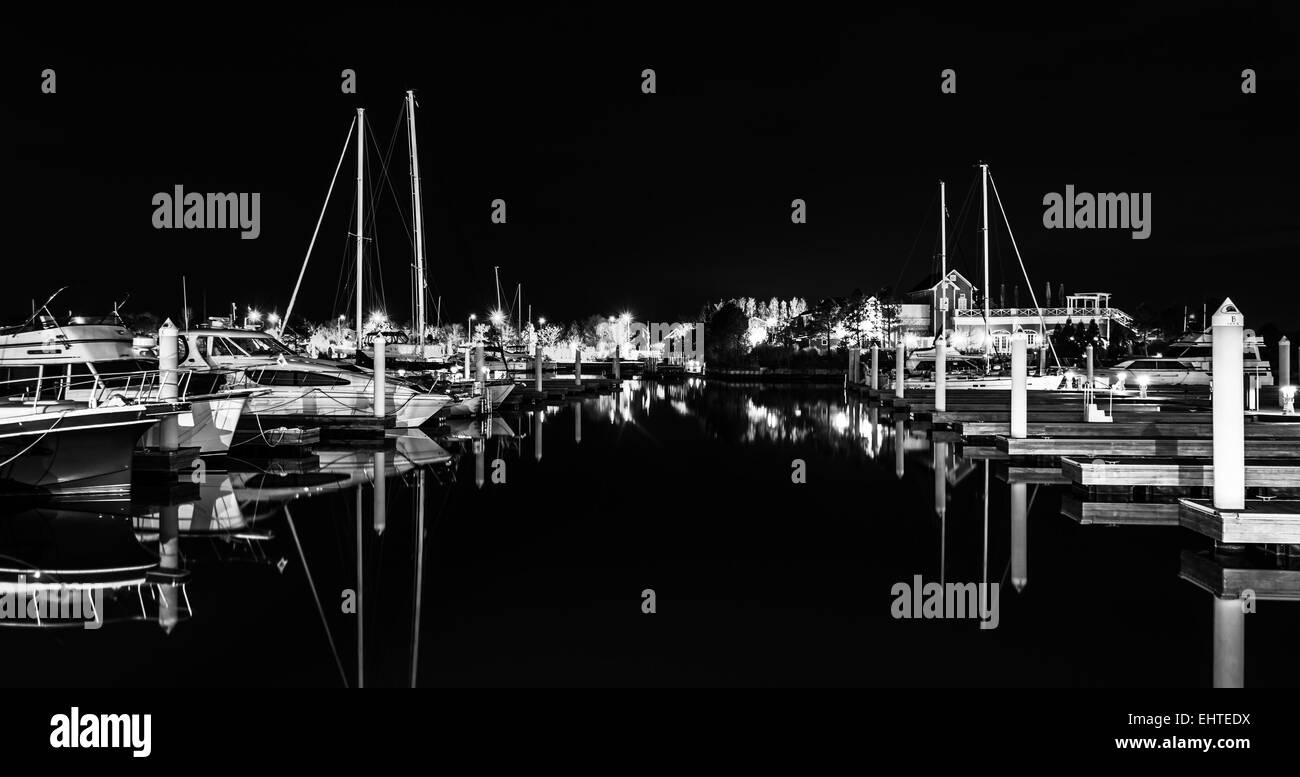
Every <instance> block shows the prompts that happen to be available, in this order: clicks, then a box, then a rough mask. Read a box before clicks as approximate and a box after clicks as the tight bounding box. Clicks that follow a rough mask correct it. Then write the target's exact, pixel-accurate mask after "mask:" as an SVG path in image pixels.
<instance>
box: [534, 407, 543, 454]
mask: <svg viewBox="0 0 1300 777" xmlns="http://www.w3.org/2000/svg"><path fill="white" fill-rule="evenodd" d="M545 415H546V411H545V410H544V409H542V408H540V407H539V408H538V409H537V410H535V411H533V458H534V459H536V460H537V461H541V460H542V420H543V419H542V417H543V416H545Z"/></svg>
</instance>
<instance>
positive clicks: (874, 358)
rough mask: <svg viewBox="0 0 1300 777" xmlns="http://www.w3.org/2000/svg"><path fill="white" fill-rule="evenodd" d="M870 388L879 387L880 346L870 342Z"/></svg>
mask: <svg viewBox="0 0 1300 777" xmlns="http://www.w3.org/2000/svg"><path fill="white" fill-rule="evenodd" d="M871 388H873V389H878V388H880V346H879V345H877V344H876V343H872V344H871Z"/></svg>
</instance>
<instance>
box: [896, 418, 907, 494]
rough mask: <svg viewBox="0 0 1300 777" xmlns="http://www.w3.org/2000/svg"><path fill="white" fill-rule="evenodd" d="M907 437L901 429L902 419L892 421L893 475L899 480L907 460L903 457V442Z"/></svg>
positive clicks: (905, 431)
mask: <svg viewBox="0 0 1300 777" xmlns="http://www.w3.org/2000/svg"><path fill="white" fill-rule="evenodd" d="M906 437H907V430H905V429H904V428H903V419H901V418H899V419H898V420H896V421H894V474H895V475H897V476H898V479H899V480H902V479H903V475H904V474H905V467H906V464H907V458H906V456H905V455H904V454H905V453H906V452H905V451H904V450H903V440H904V439H905V438H906Z"/></svg>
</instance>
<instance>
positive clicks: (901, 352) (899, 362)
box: [894, 338, 907, 397]
mask: <svg viewBox="0 0 1300 777" xmlns="http://www.w3.org/2000/svg"><path fill="white" fill-rule="evenodd" d="M906 379H907V349H906V348H905V347H904V346H903V340H902V338H899V340H898V347H897V348H895V349H894V396H896V397H901V396H903V388H904V386H905V385H906V384H905V383H904V381H905V380H906Z"/></svg>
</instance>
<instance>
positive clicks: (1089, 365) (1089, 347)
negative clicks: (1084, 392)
mask: <svg viewBox="0 0 1300 777" xmlns="http://www.w3.org/2000/svg"><path fill="white" fill-rule="evenodd" d="M1084 352H1085V353H1086V354H1087V355H1088V382H1087V383H1085V384H1084V385H1085V386H1086V387H1088V388H1089V389H1091V388H1092V372H1093V369H1092V368H1093V365H1092V346H1091V345H1089V346H1088V347H1087V348H1085V349H1084Z"/></svg>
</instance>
